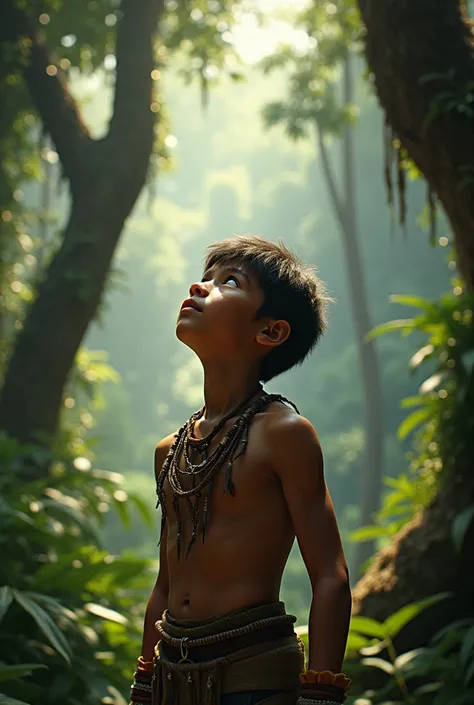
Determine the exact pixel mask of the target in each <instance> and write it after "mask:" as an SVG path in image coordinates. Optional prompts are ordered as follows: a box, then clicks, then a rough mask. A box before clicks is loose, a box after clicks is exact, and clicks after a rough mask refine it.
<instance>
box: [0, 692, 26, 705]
mask: <svg viewBox="0 0 474 705" xmlns="http://www.w3.org/2000/svg"><path fill="white" fill-rule="evenodd" d="M0 705H30V703H25V701H24V700H16V699H15V698H10V697H8V695H4V694H3V693H0Z"/></svg>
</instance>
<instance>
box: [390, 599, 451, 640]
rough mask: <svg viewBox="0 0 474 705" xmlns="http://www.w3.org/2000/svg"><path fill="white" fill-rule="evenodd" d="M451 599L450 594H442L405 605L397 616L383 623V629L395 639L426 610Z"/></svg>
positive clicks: (392, 616)
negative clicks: (448, 598)
mask: <svg viewBox="0 0 474 705" xmlns="http://www.w3.org/2000/svg"><path fill="white" fill-rule="evenodd" d="M447 597H449V593H442V594H440V595H433V596H432V597H427V598H426V599H424V600H419V601H418V602H412V603H411V604H410V605H405V607H402V608H401V609H399V610H398V611H397V612H395V614H392V615H390V617H387V619H386V620H385V622H384V623H383V628H384V629H385V632H386V634H387V636H389V637H390V638H391V639H393V638H394V637H395V636H397V634H398V633H399V632H400V631H401V630H402V629H403V627H404V626H406V625H407V624H408V623H409V622H411V621H412V620H413V619H415V617H417V616H418V615H419V614H421V613H422V612H423V611H424V610H426V609H428V607H431V606H432V605H434V604H436V603H437V602H440V601H441V600H445V599H446V598H447Z"/></svg>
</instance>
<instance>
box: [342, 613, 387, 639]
mask: <svg viewBox="0 0 474 705" xmlns="http://www.w3.org/2000/svg"><path fill="white" fill-rule="evenodd" d="M350 631H351V632H357V633H359V634H365V635H366V636H373V637H376V638H377V639H384V638H385V636H386V633H385V628H384V625H383V624H381V623H380V622H377V621H376V620H375V619H371V618H370V617H358V616H356V617H352V619H351V624H350Z"/></svg>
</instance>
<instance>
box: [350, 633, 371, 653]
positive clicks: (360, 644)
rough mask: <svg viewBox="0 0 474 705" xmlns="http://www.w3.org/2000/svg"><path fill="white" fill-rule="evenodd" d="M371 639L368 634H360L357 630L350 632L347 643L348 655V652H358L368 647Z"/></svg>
mask: <svg viewBox="0 0 474 705" xmlns="http://www.w3.org/2000/svg"><path fill="white" fill-rule="evenodd" d="M368 643H369V640H368V638H367V637H366V636H364V635H362V634H358V633H357V632H349V636H348V638H347V644H346V656H347V655H348V654H357V653H359V652H361V650H362V649H364V648H366V646H367V644H368Z"/></svg>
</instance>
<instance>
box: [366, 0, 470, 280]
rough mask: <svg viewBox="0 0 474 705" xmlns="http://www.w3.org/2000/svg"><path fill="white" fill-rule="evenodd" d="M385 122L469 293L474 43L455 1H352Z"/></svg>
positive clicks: (467, 22) (463, 12)
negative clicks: (440, 212)
mask: <svg viewBox="0 0 474 705" xmlns="http://www.w3.org/2000/svg"><path fill="white" fill-rule="evenodd" d="M358 4H359V8H360V11H361V14H362V20H363V22H364V24H365V29H366V34H365V41H366V54H367V59H368V62H369V67H370V70H371V72H372V74H373V76H374V80H375V86H376V89H377V93H378V97H379V100H380V103H381V106H382V108H383V110H384V111H385V114H386V117H387V119H388V122H389V123H390V125H391V127H392V128H393V130H394V131H395V133H396V135H397V137H398V138H399V139H400V141H401V143H402V145H403V146H404V147H405V148H406V149H407V151H408V154H409V155H410V157H411V158H412V159H413V160H414V161H415V163H416V165H417V166H418V168H419V169H420V170H421V171H422V172H423V174H424V176H425V177H426V179H427V181H428V182H429V184H430V185H431V187H432V188H433V189H434V191H435V192H436V194H437V196H438V198H439V200H440V201H441V203H442V205H443V207H444V209H445V211H446V214H447V216H448V218H449V220H450V223H451V227H452V230H453V233H454V241H455V247H456V252H457V257H458V265H459V270H460V272H461V274H462V276H463V278H464V280H465V282H466V285H467V286H468V287H470V288H471V289H473V288H474V110H473V108H472V88H471V86H472V82H473V81H474V53H473V50H474V38H473V33H472V31H471V24H470V22H469V21H468V18H467V16H466V12H465V8H464V3H463V2H461V0H443V1H442V2H433V0H417V1H416V2H413V0H397V2H393V0H358Z"/></svg>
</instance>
